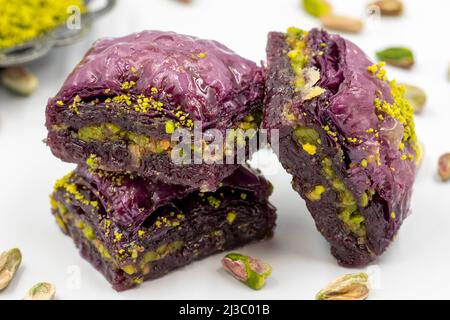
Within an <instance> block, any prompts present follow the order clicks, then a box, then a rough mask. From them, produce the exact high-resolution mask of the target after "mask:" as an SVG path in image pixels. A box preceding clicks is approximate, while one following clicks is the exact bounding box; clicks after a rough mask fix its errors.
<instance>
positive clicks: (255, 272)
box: [222, 253, 272, 290]
mask: <svg viewBox="0 0 450 320" xmlns="http://www.w3.org/2000/svg"><path fill="white" fill-rule="evenodd" d="M222 265H223V268H224V269H225V270H226V271H228V272H229V273H230V274H231V275H232V276H233V277H235V278H236V279H238V280H239V281H241V282H243V283H245V284H246V285H247V286H248V287H250V288H252V289H255V290H259V289H261V288H262V287H263V286H264V284H265V283H266V279H267V278H268V277H270V275H271V274H272V267H271V266H270V265H269V264H268V263H266V262H263V261H261V260H259V259H255V258H252V257H250V256H244V255H241V254H239V253H230V254H228V255H226V256H225V257H224V258H223V259H222Z"/></svg>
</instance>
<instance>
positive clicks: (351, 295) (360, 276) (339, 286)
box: [316, 272, 369, 300]
mask: <svg viewBox="0 0 450 320" xmlns="http://www.w3.org/2000/svg"><path fill="white" fill-rule="evenodd" d="M368 296H369V276H368V275H367V274H366V273H363V272H362V273H354V274H346V275H344V276H341V277H339V278H337V279H336V280H334V281H333V282H331V283H330V284H328V285H327V286H326V287H325V288H324V289H322V290H321V291H320V292H319V293H318V294H317V295H316V300H365V299H367V297H368Z"/></svg>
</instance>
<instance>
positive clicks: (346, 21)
mask: <svg viewBox="0 0 450 320" xmlns="http://www.w3.org/2000/svg"><path fill="white" fill-rule="evenodd" d="M320 21H321V22H322V26H323V27H324V28H326V29H330V30H335V31H342V32H348V33H359V32H361V30H362V28H363V26H364V24H363V22H362V21H361V20H359V19H356V18H352V17H346V16H335V15H327V16H324V17H322V18H320Z"/></svg>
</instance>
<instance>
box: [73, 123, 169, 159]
mask: <svg viewBox="0 0 450 320" xmlns="http://www.w3.org/2000/svg"><path fill="white" fill-rule="evenodd" d="M77 136H78V139H80V140H83V141H100V142H104V141H119V140H125V141H126V142H127V144H128V145H129V146H136V147H140V148H143V149H144V150H145V151H148V152H152V153H163V152H165V151H169V150H170V149H171V145H170V141H169V140H167V139H160V140H158V139H153V138H151V137H148V136H145V135H142V134H137V133H134V132H131V131H126V130H123V129H122V128H120V127H119V126H117V125H115V124H113V123H101V124H96V125H90V126H86V127H83V128H80V129H79V130H78V133H77Z"/></svg>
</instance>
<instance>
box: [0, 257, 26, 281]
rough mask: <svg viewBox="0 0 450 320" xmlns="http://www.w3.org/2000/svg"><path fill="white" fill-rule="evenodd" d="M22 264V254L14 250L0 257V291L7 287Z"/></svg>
mask: <svg viewBox="0 0 450 320" xmlns="http://www.w3.org/2000/svg"><path fill="white" fill-rule="evenodd" d="M21 262H22V253H21V252H20V250H19V249H17V248H14V249H11V250H8V251H5V252H3V253H2V254H1V255H0V290H3V289H5V288H6V287H8V285H9V284H10V282H11V281H12V279H13V278H14V276H15V274H16V272H17V269H18V268H19V266H20V263H21Z"/></svg>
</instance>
